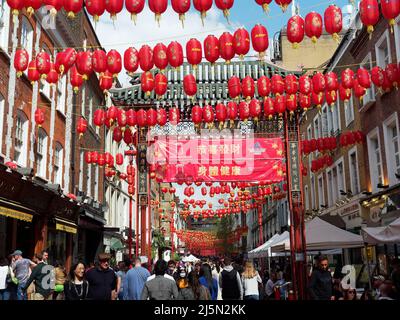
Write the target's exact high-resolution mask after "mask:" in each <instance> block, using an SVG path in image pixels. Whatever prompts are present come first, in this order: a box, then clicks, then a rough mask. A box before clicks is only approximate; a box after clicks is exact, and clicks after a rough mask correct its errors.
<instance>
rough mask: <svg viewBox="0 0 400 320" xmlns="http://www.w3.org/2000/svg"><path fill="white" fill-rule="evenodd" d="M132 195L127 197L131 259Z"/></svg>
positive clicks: (130, 253)
mask: <svg viewBox="0 0 400 320" xmlns="http://www.w3.org/2000/svg"><path fill="white" fill-rule="evenodd" d="M132 205H133V204H132V196H130V197H129V235H128V242H129V259H131V260H132Z"/></svg>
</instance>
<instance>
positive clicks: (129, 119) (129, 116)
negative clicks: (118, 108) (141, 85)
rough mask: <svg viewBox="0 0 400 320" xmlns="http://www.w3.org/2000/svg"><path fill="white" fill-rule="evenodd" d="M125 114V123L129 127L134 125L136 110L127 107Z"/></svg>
mask: <svg viewBox="0 0 400 320" xmlns="http://www.w3.org/2000/svg"><path fill="white" fill-rule="evenodd" d="M125 115H126V124H127V125H128V126H130V127H134V126H136V124H137V123H136V111H135V110H133V109H129V110H127V111H126V112H125Z"/></svg>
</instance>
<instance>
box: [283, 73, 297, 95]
mask: <svg viewBox="0 0 400 320" xmlns="http://www.w3.org/2000/svg"><path fill="white" fill-rule="evenodd" d="M298 90H299V82H298V81H297V77H296V76H295V75H294V74H289V75H287V76H286V78H285V91H286V93H287V94H288V95H294V94H296V93H297V91H298Z"/></svg>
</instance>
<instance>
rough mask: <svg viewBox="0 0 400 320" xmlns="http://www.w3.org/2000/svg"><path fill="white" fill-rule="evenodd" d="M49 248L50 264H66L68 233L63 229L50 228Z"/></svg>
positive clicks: (48, 236)
mask: <svg viewBox="0 0 400 320" xmlns="http://www.w3.org/2000/svg"><path fill="white" fill-rule="evenodd" d="M47 250H49V260H48V262H49V264H51V265H56V264H57V263H60V264H64V263H65V259H66V252H67V234H66V233H65V232H61V231H56V230H49V232H48V235H47Z"/></svg>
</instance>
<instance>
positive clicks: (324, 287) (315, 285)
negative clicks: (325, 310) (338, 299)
mask: <svg viewBox="0 0 400 320" xmlns="http://www.w3.org/2000/svg"><path fill="white" fill-rule="evenodd" d="M308 292H309V294H310V297H311V299H312V300H334V299H335V297H334V296H333V282H332V275H331V272H330V271H329V270H328V258H327V257H326V256H322V257H320V258H319V263H318V268H317V269H315V270H313V272H312V275H311V280H310V284H309V286H308Z"/></svg>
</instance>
